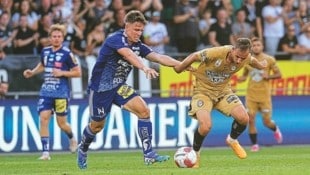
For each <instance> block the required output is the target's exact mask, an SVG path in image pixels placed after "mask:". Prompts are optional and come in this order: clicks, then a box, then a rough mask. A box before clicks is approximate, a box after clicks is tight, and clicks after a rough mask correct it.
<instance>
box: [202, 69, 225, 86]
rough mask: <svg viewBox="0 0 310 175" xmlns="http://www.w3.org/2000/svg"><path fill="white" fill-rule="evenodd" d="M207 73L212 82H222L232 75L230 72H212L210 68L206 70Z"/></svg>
mask: <svg viewBox="0 0 310 175" xmlns="http://www.w3.org/2000/svg"><path fill="white" fill-rule="evenodd" d="M206 75H207V77H208V79H209V80H210V81H211V82H212V83H222V82H224V81H225V80H226V79H227V78H229V77H230V74H228V73H225V72H212V71H208V70H207V71H206Z"/></svg>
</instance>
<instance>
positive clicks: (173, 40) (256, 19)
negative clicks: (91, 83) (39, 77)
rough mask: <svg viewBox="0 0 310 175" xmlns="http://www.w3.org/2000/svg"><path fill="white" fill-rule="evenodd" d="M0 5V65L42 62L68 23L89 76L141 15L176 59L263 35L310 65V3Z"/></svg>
mask: <svg viewBox="0 0 310 175" xmlns="http://www.w3.org/2000/svg"><path fill="white" fill-rule="evenodd" d="M0 2H1V3H0V59H1V60H3V59H6V58H9V56H18V55H37V56H38V55H39V54H40V51H41V49H42V48H43V47H45V46H48V45H49V40H48V30H49V27H50V26H51V25H52V24H54V23H62V24H65V25H66V27H67V34H66V37H65V41H64V45H66V46H67V47H69V48H70V49H71V50H72V52H73V53H74V54H75V55H76V56H77V57H78V58H79V61H80V63H81V65H82V67H85V68H86V70H88V71H90V70H91V68H92V66H93V65H94V62H95V61H96V55H97V53H98V50H99V48H100V46H101V44H102V42H103V41H104V40H105V38H106V37H107V36H108V35H109V34H111V33H112V32H114V31H116V30H118V29H120V28H122V27H123V26H124V21H123V19H124V16H125V14H126V12H128V11H130V10H134V9H135V10H140V11H142V12H143V13H144V14H145V16H146V18H147V19H148V20H149V23H148V24H147V25H146V27H145V30H144V33H143V37H142V38H141V40H143V41H144V42H145V43H146V44H148V45H149V46H150V47H152V48H153V50H154V51H156V52H160V53H166V54H169V55H172V56H175V58H176V59H180V58H182V55H183V56H184V55H186V54H188V53H190V52H194V51H196V50H199V49H202V48H206V47H212V46H220V45H226V44H234V42H235V40H236V39H237V38H238V37H253V36H257V37H259V38H260V39H261V40H262V41H263V42H264V44H265V51H266V52H267V53H269V54H270V55H273V56H275V57H276V58H277V59H286V60H310V0H1V1H0ZM0 62H1V61H0ZM152 66H154V67H155V68H156V66H157V65H152ZM86 75H87V74H86ZM1 81H2V82H4V81H3V80H1ZM1 81H0V82H1ZM1 91H2V90H0V93H1Z"/></svg>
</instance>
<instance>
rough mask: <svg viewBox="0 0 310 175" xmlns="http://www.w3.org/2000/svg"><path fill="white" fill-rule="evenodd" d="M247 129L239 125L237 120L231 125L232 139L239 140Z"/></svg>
mask: <svg viewBox="0 0 310 175" xmlns="http://www.w3.org/2000/svg"><path fill="white" fill-rule="evenodd" d="M245 129H246V125H241V124H239V123H238V122H237V121H236V120H234V121H233V123H232V125H231V131H230V137H231V138H232V139H237V138H238V137H239V135H240V134H242V133H243V131H244V130H245Z"/></svg>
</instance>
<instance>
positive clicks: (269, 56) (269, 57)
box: [263, 53, 276, 62]
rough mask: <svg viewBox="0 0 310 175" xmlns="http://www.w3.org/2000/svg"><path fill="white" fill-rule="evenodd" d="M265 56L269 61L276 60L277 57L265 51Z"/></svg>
mask: <svg viewBox="0 0 310 175" xmlns="http://www.w3.org/2000/svg"><path fill="white" fill-rule="evenodd" d="M263 57H264V58H265V59H266V60H267V61H268V62H276V58H275V57H274V56H271V55H268V54H266V53H263Z"/></svg>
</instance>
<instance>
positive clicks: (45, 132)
mask: <svg viewBox="0 0 310 175" xmlns="http://www.w3.org/2000/svg"><path fill="white" fill-rule="evenodd" d="M51 115H52V111H51V110H45V111H41V112H40V136H41V143H42V155H41V157H39V160H51V157H50V154H49V127H48V125H49V121H50V118H51Z"/></svg>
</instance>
